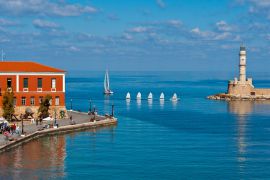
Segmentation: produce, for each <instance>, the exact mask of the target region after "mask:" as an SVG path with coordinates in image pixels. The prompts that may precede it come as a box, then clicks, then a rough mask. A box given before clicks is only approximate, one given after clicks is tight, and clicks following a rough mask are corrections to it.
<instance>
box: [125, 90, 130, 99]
mask: <svg viewBox="0 0 270 180" xmlns="http://www.w3.org/2000/svg"><path fill="white" fill-rule="evenodd" d="M126 100H130V93H129V92H128V93H127V95H126Z"/></svg>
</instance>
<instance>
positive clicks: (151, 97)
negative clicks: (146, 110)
mask: <svg viewBox="0 0 270 180" xmlns="http://www.w3.org/2000/svg"><path fill="white" fill-rule="evenodd" d="M147 99H148V100H152V99H153V94H152V93H151V92H150V93H149V95H148V98H147Z"/></svg>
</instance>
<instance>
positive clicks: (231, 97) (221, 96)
mask: <svg viewBox="0 0 270 180" xmlns="http://www.w3.org/2000/svg"><path fill="white" fill-rule="evenodd" d="M207 99H211V100H225V101H231V100H250V101H257V100H260V101H262V100H270V96H266V95H265V96H264V95H261V96H254V95H249V96H248V95H246V96H240V95H231V94H225V93H221V94H215V95H211V96H207Z"/></svg>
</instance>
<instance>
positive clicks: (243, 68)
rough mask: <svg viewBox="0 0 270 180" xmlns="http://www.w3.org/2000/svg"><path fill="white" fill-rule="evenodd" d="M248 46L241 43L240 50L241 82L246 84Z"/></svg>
mask: <svg viewBox="0 0 270 180" xmlns="http://www.w3.org/2000/svg"><path fill="white" fill-rule="evenodd" d="M246 59H247V58H246V48H245V47H244V46H243V45H241V46H240V52H239V83H240V84H245V83H246V81H247V77H246V65H247V61H246Z"/></svg>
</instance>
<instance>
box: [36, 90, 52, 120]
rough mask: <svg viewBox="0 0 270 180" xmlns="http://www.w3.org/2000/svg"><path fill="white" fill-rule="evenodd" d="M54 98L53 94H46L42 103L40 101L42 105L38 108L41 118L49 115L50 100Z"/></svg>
mask: <svg viewBox="0 0 270 180" xmlns="http://www.w3.org/2000/svg"><path fill="white" fill-rule="evenodd" d="M51 100H52V96H51V95H46V96H45V97H44V98H43V99H42V101H41V103H40V106H39V108H38V112H39V117H40V118H42V119H43V118H46V117H49V115H50V113H49V110H50V105H51V104H50V101H51Z"/></svg>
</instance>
